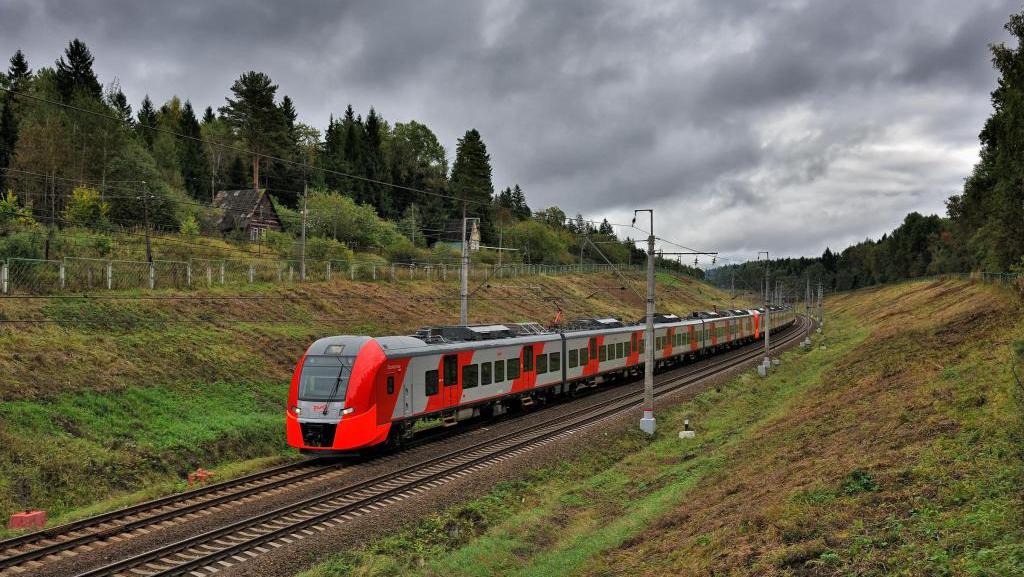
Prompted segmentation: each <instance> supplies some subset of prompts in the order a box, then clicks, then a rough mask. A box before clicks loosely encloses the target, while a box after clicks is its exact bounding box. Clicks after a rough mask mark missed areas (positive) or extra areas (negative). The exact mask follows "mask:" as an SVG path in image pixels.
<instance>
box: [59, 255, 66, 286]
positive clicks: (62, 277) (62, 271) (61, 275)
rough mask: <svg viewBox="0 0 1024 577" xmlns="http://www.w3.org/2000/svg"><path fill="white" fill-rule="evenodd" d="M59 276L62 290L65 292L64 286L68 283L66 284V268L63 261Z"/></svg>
mask: <svg viewBox="0 0 1024 577" xmlns="http://www.w3.org/2000/svg"><path fill="white" fill-rule="evenodd" d="M58 276H60V290H64V286H65V285H66V282H65V279H66V277H65V268H64V261H63V260H62V261H60V272H59V273H58Z"/></svg>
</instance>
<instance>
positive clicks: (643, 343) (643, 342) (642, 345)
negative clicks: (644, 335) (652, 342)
mask: <svg viewBox="0 0 1024 577" xmlns="http://www.w3.org/2000/svg"><path fill="white" fill-rule="evenodd" d="M646 351H647V339H640V352H641V353H644V352H646Z"/></svg>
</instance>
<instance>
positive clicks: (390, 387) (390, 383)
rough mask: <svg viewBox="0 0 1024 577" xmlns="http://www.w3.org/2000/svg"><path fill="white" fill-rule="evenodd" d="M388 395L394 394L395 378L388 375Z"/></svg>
mask: <svg viewBox="0 0 1024 577" xmlns="http://www.w3.org/2000/svg"><path fill="white" fill-rule="evenodd" d="M388 394H389V395H393V394H395V377H393V376H392V375H388Z"/></svg>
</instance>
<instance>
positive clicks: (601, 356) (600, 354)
mask: <svg viewBox="0 0 1024 577" xmlns="http://www.w3.org/2000/svg"><path fill="white" fill-rule="evenodd" d="M597 360H598V362H601V363H603V362H605V361H606V360H608V347H606V346H604V345H601V347H600V348H598V349H597Z"/></svg>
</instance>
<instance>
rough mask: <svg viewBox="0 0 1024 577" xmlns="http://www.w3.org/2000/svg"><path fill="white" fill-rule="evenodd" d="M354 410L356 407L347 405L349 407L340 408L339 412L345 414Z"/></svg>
mask: <svg viewBox="0 0 1024 577" xmlns="http://www.w3.org/2000/svg"><path fill="white" fill-rule="evenodd" d="M354 410H356V409H355V407H349V408H347V409H342V410H341V414H342V415H347V414H349V413H351V412H352V411H354Z"/></svg>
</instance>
